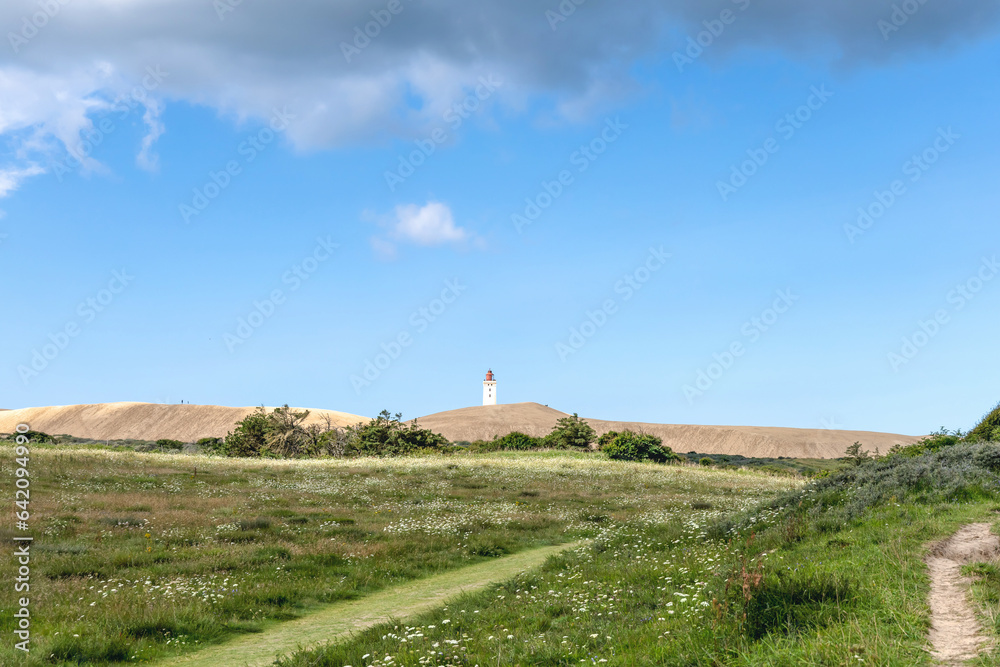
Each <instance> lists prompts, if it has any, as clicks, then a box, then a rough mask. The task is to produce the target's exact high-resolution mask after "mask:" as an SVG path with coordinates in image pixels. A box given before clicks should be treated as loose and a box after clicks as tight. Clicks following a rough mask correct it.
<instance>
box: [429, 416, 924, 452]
mask: <svg viewBox="0 0 1000 667" xmlns="http://www.w3.org/2000/svg"><path fill="white" fill-rule="evenodd" d="M566 416H567V415H566V413H564V412H559V411H558V410H553V409H552V408H549V407H547V406H544V405H539V404H538V403H512V404H508V405H483V406H476V407H472V408H461V409H459V410H449V411H447V412H439V413H437V414H433V415H428V416H426V417H420V418H419V419H417V423H419V424H420V426H422V427H424V428H429V429H431V430H432V431H435V432H438V433H441V434H442V435H444V436H445V437H446V438H448V439H449V440H470V441H471V440H480V439H482V440H489V439H490V438H492V437H493V436H494V435H503V434H505V433H509V432H510V431H521V432H522V433H527V434H528V435H533V436H543V435H545V434H546V433H548V432H549V431H551V430H552V427H553V426H554V425H555V423H556V421H557V420H559V419H560V418H561V417H566ZM587 422H588V423H589V424H590V425H591V426H592V427H593V428H594V430H595V431H597V433H598V435H600V434H603V433H606V432H608V431H623V430H625V429H632V430H633V431H642V432H644V433H651V434H653V435H656V436H658V437H660V438H663V444H665V445H667V446H669V447H670V448H671V449H673V450H674V451H677V452H690V451H696V452H700V453H703V454H741V455H743V456H753V457H771V458H776V457H778V456H788V457H803V458H837V457H840V456H843V455H844V450H845V449H847V448H848V447H849V446H850V445H851V444H852V443H854V442H855V441H859V442H861V443H862V444H864V446H865V448H866V449H871V450H874V449H875V448H876V447H878V449H879V450H880V451H882V452H886V451H888V450H889V448H890V447H892V446H893V445H895V444H897V443H902V444H909V443H911V442H915V441H916V440H917V439H918V438H916V437H913V436H907V435H898V434H895V433H874V432H871V431H834V430H827V429H803V428H778V427H768V426H682V425H675V424H646V423H642V422H618V421H605V420H601V419H587Z"/></svg>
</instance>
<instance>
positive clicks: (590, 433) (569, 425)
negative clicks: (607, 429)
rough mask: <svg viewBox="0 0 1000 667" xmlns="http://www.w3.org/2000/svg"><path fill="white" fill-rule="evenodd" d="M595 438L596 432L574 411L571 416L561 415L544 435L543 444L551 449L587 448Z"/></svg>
mask: <svg viewBox="0 0 1000 667" xmlns="http://www.w3.org/2000/svg"><path fill="white" fill-rule="evenodd" d="M596 440H597V433H596V432H595V431H594V429H592V428H591V427H590V424H588V423H587V422H585V421H583V420H582V419H580V418H579V417H578V416H577V415H576V413H575V412H574V413H573V414H572V416H569V417H563V418H562V419H560V420H559V421H558V422H556V425H555V426H554V427H553V428H552V432H551V433H549V434H548V435H547V436H545V446H547V447H552V448H553V449H569V448H571V447H575V448H579V449H589V448H590V444H591V443H592V442H595V441H596Z"/></svg>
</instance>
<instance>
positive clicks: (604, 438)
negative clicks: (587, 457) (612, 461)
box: [597, 431, 618, 449]
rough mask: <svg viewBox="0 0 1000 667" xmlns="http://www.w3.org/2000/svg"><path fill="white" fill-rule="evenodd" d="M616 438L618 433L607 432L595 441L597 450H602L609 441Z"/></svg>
mask: <svg viewBox="0 0 1000 667" xmlns="http://www.w3.org/2000/svg"><path fill="white" fill-rule="evenodd" d="M617 437H618V431H608V432H607V433H605V434H604V435H602V436H601V437H600V438H598V439H597V448H598V449H604V448H605V447H606V446H607V445H610V444H611V441H612V440H614V439H615V438H617Z"/></svg>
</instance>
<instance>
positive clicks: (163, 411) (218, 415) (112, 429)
mask: <svg viewBox="0 0 1000 667" xmlns="http://www.w3.org/2000/svg"><path fill="white" fill-rule="evenodd" d="M296 409H297V410H300V409H301V408H296ZM253 411H254V408H229V407H221V406H218V405H188V404H183V405H163V404H158V403H100V404H96V405H59V406H51V407H45V408H22V409H20V410H5V411H2V412H0V433H11V432H13V431H14V429H15V428H16V427H17V425H18V424H20V423H25V424H28V425H30V426H31V428H32V429H34V430H36V431H43V432H45V433H50V434H52V435H63V434H65V435H74V436H77V437H80V438H93V439H95V440H131V439H135V440H159V439H160V438H170V439H172V440H180V441H181V442H193V441H195V440H197V439H198V438H207V437H218V438H221V437H223V436H225V435H226V433H227V432H229V431H231V430H232V429H233V425H234V424H235V423H236V422H238V421H239V420H241V419H243V417H245V416H246V415H248V414H250V413H251V412H253ZM327 416H329V417H330V419H331V422H332V424H333V425H334V426H347V425H350V424H355V423H357V422H360V421H364V420H365V418H364V417H359V416H358V415H352V414H348V413H346V412H336V411H333V410H310V411H309V418H308V419H307V420H306V423H307V424H310V423H322V422H324V419H325V417H327Z"/></svg>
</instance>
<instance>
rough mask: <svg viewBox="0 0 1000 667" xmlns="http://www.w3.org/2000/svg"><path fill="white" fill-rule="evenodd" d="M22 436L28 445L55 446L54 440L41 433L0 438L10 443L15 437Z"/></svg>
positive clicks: (26, 433)
mask: <svg viewBox="0 0 1000 667" xmlns="http://www.w3.org/2000/svg"><path fill="white" fill-rule="evenodd" d="M19 435H23V436H24V437H25V438H27V439H28V444H29V445H42V444H46V443H48V444H52V445H54V444H56V439H55V438H54V437H52V436H51V435H49V434H48V433H42V432H41V431H27V432H25V433H11V434H9V435H3V436H0V438H2V439H4V440H10V441H11V442H13V441H16V440H17V436H19Z"/></svg>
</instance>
